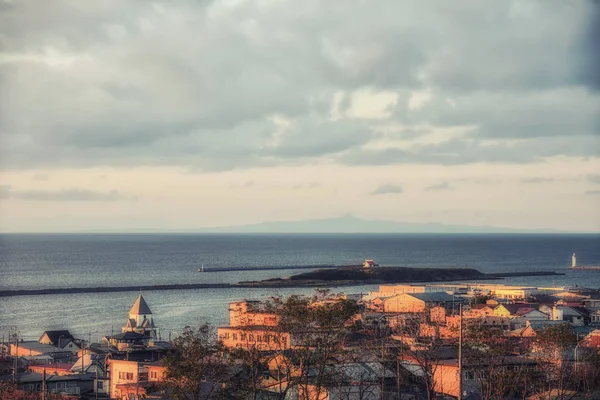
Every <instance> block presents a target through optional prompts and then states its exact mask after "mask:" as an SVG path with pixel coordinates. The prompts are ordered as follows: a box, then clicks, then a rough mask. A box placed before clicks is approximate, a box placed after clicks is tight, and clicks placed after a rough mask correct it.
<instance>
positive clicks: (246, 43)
mask: <svg viewBox="0 0 600 400" xmlns="http://www.w3.org/2000/svg"><path fill="white" fill-rule="evenodd" d="M549 2H550V4H548V2H544V3H535V2H527V3H524V2H522V1H518V0H513V1H503V2H492V1H489V2H485V1H484V2H482V1H479V0H467V1H464V2H461V4H460V5H456V4H452V5H451V6H450V5H445V4H440V3H426V2H419V1H417V0H414V1H407V2H402V3H399V2H397V1H394V0H384V1H383V2H381V3H380V4H379V5H378V7H372V5H371V4H368V3H365V2H348V1H343V0H332V1H328V2H327V4H326V5H324V4H323V3H322V2H319V1H312V0H311V1H309V2H307V3H306V4H305V6H304V7H303V10H302V12H299V11H298V7H297V4H296V3H294V2H291V1H281V2H275V3H254V2H241V3H238V4H226V2H224V1H219V0H212V1H206V2H192V1H182V2H168V1H160V0H159V1H156V2H154V3H153V5H152V7H149V6H148V5H147V4H146V3H144V2H138V1H133V0H130V1H115V0H109V1H87V2H85V4H84V5H82V3H81V2H79V1H77V0H57V1H54V2H53V4H52V7H38V6H37V4H33V3H32V2H11V3H3V10H2V13H0V48H1V49H2V54H1V55H2V61H1V62H0V83H1V84H0V140H1V142H2V143H1V144H2V146H1V148H2V150H1V153H0V156H1V157H0V160H1V162H0V167H1V168H4V169H24V168H31V167H63V166H74V167H80V166H98V165H110V166H139V165H178V166H186V167H188V168H190V169H192V170H225V169H235V168H246V167H250V166H277V165H280V164H306V163H310V162H312V161H313V160H314V159H315V158H328V159H333V160H335V161H337V162H341V163H345V164H356V163H361V161H355V162H352V161H350V159H349V158H347V157H350V156H352V157H355V156H369V155H375V156H381V158H380V159H379V160H369V161H368V162H365V161H362V163H386V162H385V160H386V159H387V160H388V162H392V163H395V162H398V160H401V161H400V162H418V163H427V164H442V165H448V164H458V163H471V162H509V163H525V162H534V161H540V160H544V159H545V158H548V157H551V156H555V155H563V156H568V157H598V155H600V139H599V135H598V132H600V116H599V114H598V112H597V110H598V109H599V108H600V93H599V91H598V90H597V89H598V87H599V83H598V82H599V81H600V79H599V78H598V71H599V70H600V68H598V57H599V56H598V54H600V51H596V50H597V46H598V42H599V40H597V39H598V29H599V28H598V26H599V25H600V24H599V23H598V13H599V8H600V5H598V3H597V2H565V1H560V0H549ZM358 16H359V17H360V19H361V21H362V23H361V24H360V25H358V26H357V25H356V24H355V23H354V22H353V21H355V20H356V18H357V17H358ZM199 37H201V38H202V40H198V38H199ZM423 89H427V90H429V91H430V92H431V94H432V100H431V101H430V102H429V103H427V104H425V105H424V106H423V107H422V108H420V109H419V110H409V108H408V106H407V104H408V98H409V97H410V93H411V92H412V91H414V90H423ZM356 90H373V91H377V90H386V91H389V92H395V93H397V94H398V96H399V100H398V102H397V104H396V106H395V107H392V109H391V111H392V115H391V117H390V118H389V119H388V118H383V119H381V120H374V121H369V120H364V119H360V118H342V119H340V120H336V121H331V109H332V107H333V104H334V98H335V96H339V95H340V94H341V101H340V102H339V103H338V110H339V111H340V112H342V113H343V112H345V111H347V110H349V109H350V108H351V107H352V105H353V104H352V96H351V94H352V92H354V91H356ZM24 115H27V118H23V116H24ZM273 117H278V118H283V119H284V120H286V121H288V122H289V126H288V127H287V128H285V129H281V127H278V126H277V125H276V124H275V123H274V122H273ZM386 123H399V124H402V125H403V126H405V129H404V134H401V135H400V136H401V137H402V138H403V139H405V140H411V139H416V138H418V135H419V132H420V130H421V129H422V128H420V126H421V125H423V124H427V125H430V126H433V127H450V126H470V127H472V130H471V131H470V133H469V134H468V137H466V138H464V140H462V141H452V142H446V143H442V144H440V145H429V146H422V145H418V144H415V145H414V146H412V147H409V148H408V149H405V150H403V151H399V150H396V149H393V148H390V149H383V150H380V151H379V152H369V151H365V150H363V147H364V145H365V144H366V143H367V142H368V141H369V140H370V139H372V138H373V137H374V135H375V133H374V132H375V130H376V129H377V128H379V127H380V126H381V125H385V124H386ZM524 138H527V139H530V140H529V141H528V142H526V143H518V144H513V143H511V142H510V141H512V140H521V139H524ZM487 141H501V143H494V144H490V143H487ZM502 141H506V142H502ZM415 143H418V142H415ZM444 148H445V149H444ZM444 150H449V151H450V153H447V152H444Z"/></svg>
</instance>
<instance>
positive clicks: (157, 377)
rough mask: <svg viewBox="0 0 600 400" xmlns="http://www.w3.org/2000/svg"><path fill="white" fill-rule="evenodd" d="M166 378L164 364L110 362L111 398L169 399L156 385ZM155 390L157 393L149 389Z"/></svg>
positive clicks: (128, 399) (125, 361) (132, 399)
mask: <svg viewBox="0 0 600 400" xmlns="http://www.w3.org/2000/svg"><path fill="white" fill-rule="evenodd" d="M165 377H166V369H165V367H163V366H162V364H160V363H157V362H154V363H147V362H139V361H127V360H112V359H111V360H109V385H110V398H111V399H123V400H140V399H150V398H152V399H162V398H164V399H168V398H170V397H169V396H168V395H167V394H165V392H164V390H161V389H156V384H157V383H158V382H161V381H163V380H164V379H165ZM150 388H155V389H156V390H157V391H156V392H154V391H153V392H149V391H148V389H150Z"/></svg>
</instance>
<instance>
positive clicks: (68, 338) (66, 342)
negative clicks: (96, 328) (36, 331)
mask: <svg viewBox="0 0 600 400" xmlns="http://www.w3.org/2000/svg"><path fill="white" fill-rule="evenodd" d="M38 342H40V343H41V344H49V345H51V346H55V347H58V348H60V349H65V350H69V351H71V352H72V353H77V352H78V351H79V350H80V349H81V346H80V344H79V343H77V342H78V341H77V340H76V339H75V338H74V337H73V335H71V333H70V332H69V331H68V330H58V331H45V332H44V333H43V334H42V336H41V337H40V338H39V339H38Z"/></svg>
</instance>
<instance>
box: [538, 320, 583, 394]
mask: <svg viewBox="0 0 600 400" xmlns="http://www.w3.org/2000/svg"><path fill="white" fill-rule="evenodd" d="M576 345H577V335H576V334H575V332H574V331H573V328H572V327H571V325H569V324H567V323H564V324H559V325H551V326H547V327H545V328H544V329H542V330H541V331H540V332H538V333H537V336H536V338H535V341H534V344H533V354H532V355H533V357H534V358H535V359H536V360H537V361H538V364H539V366H540V371H539V372H540V374H541V375H542V376H543V378H544V379H543V380H542V385H540V387H538V391H539V392H541V393H547V394H548V395H549V396H550V395H552V397H553V398H555V399H560V400H568V399H571V398H573V397H575V396H576V395H577V393H578V392H579V389H580V388H579V385H578V383H577V379H576V371H575V368H573V367H574V365H573V360H574V350H575V346H576Z"/></svg>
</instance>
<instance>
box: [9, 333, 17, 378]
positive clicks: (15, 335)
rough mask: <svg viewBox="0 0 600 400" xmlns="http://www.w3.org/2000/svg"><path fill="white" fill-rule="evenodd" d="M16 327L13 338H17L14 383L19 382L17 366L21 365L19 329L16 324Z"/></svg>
mask: <svg viewBox="0 0 600 400" xmlns="http://www.w3.org/2000/svg"><path fill="white" fill-rule="evenodd" d="M14 329H15V333H13V335H12V336H13V338H14V339H15V354H14V360H13V376H12V380H13V383H17V368H18V367H19V331H18V328H17V326H16V325H15V326H14ZM9 346H10V340H9Z"/></svg>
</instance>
